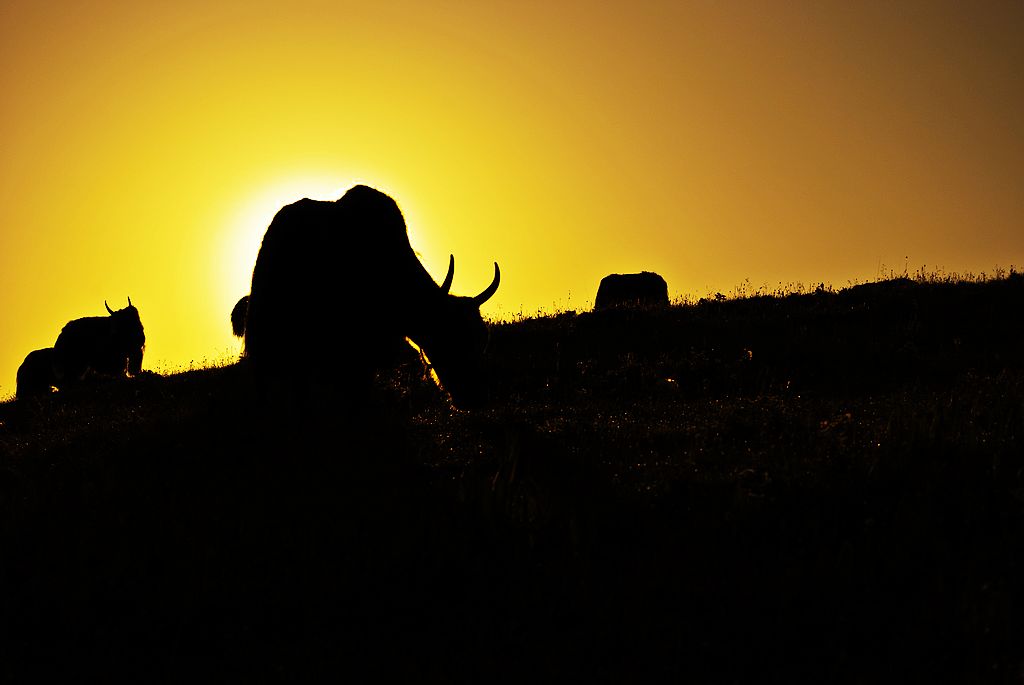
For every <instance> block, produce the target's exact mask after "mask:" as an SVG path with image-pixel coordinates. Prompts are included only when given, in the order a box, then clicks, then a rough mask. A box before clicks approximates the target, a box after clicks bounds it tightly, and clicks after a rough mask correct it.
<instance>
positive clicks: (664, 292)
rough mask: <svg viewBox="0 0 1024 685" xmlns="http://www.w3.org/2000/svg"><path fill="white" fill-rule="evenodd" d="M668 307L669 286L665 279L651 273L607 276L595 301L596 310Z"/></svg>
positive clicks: (598, 290) (602, 280) (603, 279)
mask: <svg viewBox="0 0 1024 685" xmlns="http://www.w3.org/2000/svg"><path fill="white" fill-rule="evenodd" d="M666 306H668V284H667V283H665V279H664V278H662V277H661V276H659V275H658V274H656V273H653V272H650V271H643V272H641V273H638V274H611V275H608V276H605V277H604V278H602V279H601V285H600V286H599V287H598V288H597V298H596V299H595V300H594V309H610V308H612V307H666Z"/></svg>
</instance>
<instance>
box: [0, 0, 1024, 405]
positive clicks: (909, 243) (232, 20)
mask: <svg viewBox="0 0 1024 685" xmlns="http://www.w3.org/2000/svg"><path fill="white" fill-rule="evenodd" d="M1022 35H1024V3H1020V2H981V3H963V2H943V1H941V0H936V1H919V2H899V3H892V2H856V3H850V2H821V1H818V0H814V1H811V0H808V1H806V2H735V3H717V2H680V1H674V2H643V1H636V0H630V1H629V2H608V3H592V2H582V1H576V2H553V1H551V0H545V1H544V2H529V1H517V2H486V3H468V2H450V1H449V2H422V1H416V2H413V1H408V2H401V1H396V2H374V3H365V2H360V3H348V2H344V1H338V0H335V1H332V2H306V1H305V0H292V1H291V2H285V3H282V2H264V1H262V0H247V1H246V2H244V3H243V2H215V1H210V0H204V1H203V2H194V1H192V0H176V1H175V2H155V3H139V2H117V1H113V0H94V1H92V2H50V3H37V2H21V1H14V2H11V1H4V2H0V98H2V102H0V104H2V106H0V151H2V152H0V277H2V284H0V285H2V287H0V397H3V396H7V395H10V394H12V393H13V391H14V377H15V371H16V370H17V367H18V365H19V364H20V362H21V360H22V358H23V357H24V356H25V354H26V353H27V352H29V351H30V350H32V349H35V348H40V347H48V346H51V345H52V344H53V342H54V340H55V339H56V337H57V334H58V333H59V332H60V329H61V327H62V326H63V325H64V323H66V322H67V321H68V320H70V319H72V318H77V317H80V316H87V315H101V314H103V313H104V309H103V301H104V300H108V301H109V302H110V304H111V306H112V307H115V308H116V307H123V306H124V304H125V298H126V297H127V296H129V295H130V296H131V298H132V301H133V302H134V303H135V304H136V305H137V306H138V308H139V311H140V313H141V316H142V320H143V323H144V324H145V326H146V333H147V337H148V346H147V353H146V360H145V364H144V366H145V367H146V368H150V369H157V370H161V369H162V370H171V369H175V368H180V367H182V366H186V367H187V366H188V365H189V364H190V363H192V362H194V363H195V364H197V365H201V364H204V363H208V362H210V361H213V360H216V359H223V358H225V357H231V356H232V355H235V354H237V352H238V350H239V349H240V345H239V343H237V342H236V341H235V340H234V339H233V338H232V337H231V335H230V326H229V322H228V314H229V312H230V310H231V306H232V305H233V304H234V302H235V301H236V300H237V299H238V298H239V297H240V296H241V295H243V294H245V293H246V292H247V291H248V284H249V278H250V275H251V272H252V266H253V263H254V261H255V258H256V253H257V251H258V249H259V244H260V240H261V238H262V236H263V232H264V230H265V228H266V225H267V223H268V222H269V220H270V218H271V217H272V216H273V214H274V212H275V211H276V210H277V209H278V208H279V207H280V206H281V205H282V204H285V203H287V202H291V201H294V200H296V199H299V198H301V197H303V196H310V197H319V198H335V197H338V196H339V195H340V194H341V193H342V192H343V191H344V190H345V189H346V188H347V187H349V186H350V185H352V184H353V183H354V182H363V183H366V184H368V185H372V186H375V187H378V188H380V189H382V190H384V191H386V192H388V193H390V194H392V195H393V196H394V197H395V198H396V199H397V200H398V202H399V204H400V206H401V207H402V209H403V211H404V212H405V215H406V220H407V222H408V224H409V228H410V236H411V239H412V242H413V246H414V247H415V248H416V249H417V250H418V251H419V252H420V253H421V255H422V259H423V262H424V264H425V265H426V266H427V268H428V269H429V270H430V271H431V272H432V273H433V274H434V275H435V278H436V279H438V280H440V279H441V277H443V275H444V270H445V268H446V266H447V258H448V254H449V253H454V254H455V258H456V266H457V268H456V276H455V285H454V287H453V292H458V293H460V294H474V293H475V292H477V291H479V290H480V289H482V288H483V287H484V286H486V285H487V283H488V282H489V281H490V277H491V271H492V268H493V267H492V266H491V263H492V262H493V261H495V260H497V261H498V262H499V263H500V265H501V269H502V283H501V288H500V289H499V291H498V293H497V295H496V296H495V297H494V299H493V300H491V301H490V302H488V303H487V305H485V307H484V314H485V315H486V316H489V317H492V318H494V317H508V316H512V315H515V314H518V313H520V312H523V313H526V314H533V313H535V312H537V310H538V309H545V310H548V311H550V310H552V309H554V308H565V309H582V308H587V307H589V306H591V304H592V302H593V297H594V294H595V291H596V288H597V284H598V281H599V280H600V278H601V276H603V275H605V274H607V273H610V272H630V271H639V270H643V269H647V270H655V271H658V272H660V273H662V274H663V275H664V276H665V277H666V279H667V280H668V283H669V289H670V295H672V296H673V297H675V296H679V295H684V294H690V295H696V296H701V295H705V294H707V293H709V292H714V291H718V290H721V291H723V292H728V291H730V290H732V289H733V288H734V287H735V286H736V285H737V284H739V283H740V282H742V281H744V280H745V279H750V281H751V283H752V284H753V285H754V286H755V287H756V286H758V285H761V284H768V285H772V286H774V285H775V284H777V283H779V282H780V281H781V282H783V283H791V282H803V283H811V282H814V283H817V282H819V281H825V282H828V283H832V284H835V285H837V286H841V285H846V284H847V283H848V282H849V281H850V280H861V281H863V280H869V279H873V278H874V277H875V276H877V275H878V272H879V268H880V265H884V266H886V267H889V268H895V269H896V270H898V271H902V270H903V268H904V265H905V264H906V265H907V266H908V267H909V269H910V270H911V271H914V270H916V269H917V268H918V267H920V266H921V265H926V266H927V268H929V269H935V268H944V269H946V270H947V271H959V272H963V271H975V272H977V271H982V270H984V271H989V272H991V271H992V270H993V269H994V268H995V267H996V266H1002V267H1009V266H1010V265H1011V264H1015V265H1017V266H1018V267H1020V266H1021V265H1024V230H1022V228H1024V227H1022V216H1024V211H1022V210H1024V188H1022V174H1024V134H1022V131H1021V122H1022V121H1024V47H1022V46H1024V41H1022V40H1021V39H1020V37H1021V36H1022ZM337 259H338V268H339V269H344V268H346V265H350V264H355V263H357V262H358V260H359V255H357V254H339V255H337ZM338 314H339V316H344V312H343V311H339V312H338Z"/></svg>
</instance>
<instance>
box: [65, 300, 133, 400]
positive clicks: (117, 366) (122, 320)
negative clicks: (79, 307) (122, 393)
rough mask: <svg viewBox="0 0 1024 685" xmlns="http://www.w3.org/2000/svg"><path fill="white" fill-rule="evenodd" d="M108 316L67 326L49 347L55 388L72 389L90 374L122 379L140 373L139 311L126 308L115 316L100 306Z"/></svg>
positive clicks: (107, 306) (106, 305)
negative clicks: (72, 386)
mask: <svg viewBox="0 0 1024 685" xmlns="http://www.w3.org/2000/svg"><path fill="white" fill-rule="evenodd" d="M103 305H104V306H105V307H106V308H107V312H108V314H109V316H87V317H85V318H82V319H75V320H74V321H70V322H68V324H67V325H65V326H64V328H63V330H61V332H60V335H59V336H57V342H55V343H54V344H53V368H54V373H55V377H56V383H55V385H56V386H57V387H58V388H59V389H63V388H65V387H67V386H70V385H74V384H76V383H78V382H80V381H82V380H83V379H85V378H86V377H87V376H89V375H90V374H96V375H101V376H113V377H119V378H120V377H124V376H125V375H126V374H128V375H132V376H135V375H138V374H139V373H141V371H142V356H143V354H144V353H145V350H146V333H145V331H144V329H143V327H142V321H141V320H140V319H139V310H138V309H136V308H135V307H134V306H132V298H130V297H129V298H128V306H127V307H125V308H124V309H119V310H117V311H116V312H115V311H114V310H112V309H111V308H110V305H108V304H107V303H106V301H104V302H103Z"/></svg>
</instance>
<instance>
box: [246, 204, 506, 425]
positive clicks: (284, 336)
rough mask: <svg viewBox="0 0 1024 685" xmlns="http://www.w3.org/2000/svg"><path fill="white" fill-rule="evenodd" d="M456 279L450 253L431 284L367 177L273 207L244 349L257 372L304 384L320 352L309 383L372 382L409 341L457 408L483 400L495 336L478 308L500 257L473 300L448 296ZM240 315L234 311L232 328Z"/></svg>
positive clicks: (490, 291) (395, 211) (489, 291)
mask: <svg viewBox="0 0 1024 685" xmlns="http://www.w3.org/2000/svg"><path fill="white" fill-rule="evenodd" d="M454 275H455V258H454V256H452V257H449V262H448V274H447V276H445V279H444V282H443V283H442V284H441V285H440V286H438V285H437V284H436V283H435V282H434V280H433V279H432V278H431V277H430V274H429V273H427V270H426V269H424V268H423V265H422V264H421V263H420V261H419V258H418V257H417V256H416V253H415V252H414V251H413V249H412V246H411V245H410V244H409V236H408V234H407V232H406V226H405V220H404V218H403V217H402V212H401V211H400V210H399V208H398V205H397V204H396V203H395V201H394V200H393V199H392V198H390V197H388V196H387V195H385V194H384V193H381V192H379V191H377V190H374V189H373V188H369V187H367V186H361V185H360V186H355V187H353V188H351V189H350V190H349V191H348V192H346V193H345V194H344V196H342V197H341V198H340V199H338V200H336V201H333V202H323V201H316V200H309V199H304V200H299V201H298V202H295V203H293V204H290V205H287V206H286V207H284V208H282V209H281V210H280V211H279V212H278V213H277V216H275V217H274V220H273V221H272V222H271V224H270V227H269V228H268V229H267V232H266V235H264V237H263V244H262V245H261V247H260V252H259V256H258V257H257V259H256V266H255V268H254V269H253V274H252V287H251V289H250V294H249V300H248V306H247V307H246V316H245V326H244V335H245V349H244V355H245V357H246V358H247V359H248V360H249V362H250V363H251V364H252V366H253V369H254V371H255V372H256V374H257V376H258V377H259V376H262V377H263V378H267V377H276V378H279V379H280V378H282V377H283V378H291V379H292V380H295V381H299V382H304V381H303V379H302V378H301V377H302V376H309V375H310V369H309V364H308V360H309V359H310V358H311V357H312V356H315V357H316V358H317V359H318V360H319V361H318V367H319V368H318V369H317V370H316V371H315V372H314V374H315V376H316V377H315V378H312V379H306V380H307V381H309V380H311V381H313V382H320V381H321V380H322V381H324V382H326V383H327V384H328V385H331V386H334V387H336V388H339V389H342V390H343V389H345V388H350V389H351V388H360V387H365V386H367V385H368V384H369V382H370V381H371V380H372V378H373V374H374V372H375V371H377V370H381V369H386V368H388V367H390V366H393V365H394V364H395V363H396V359H397V358H398V356H399V353H400V351H401V346H402V345H404V343H405V340H406V339H407V338H408V339H409V340H412V341H413V342H414V343H415V344H416V345H417V346H418V347H419V348H420V349H421V350H422V351H423V353H424V354H425V355H426V357H427V358H428V359H429V362H430V364H431V366H432V367H433V370H434V371H435V373H436V374H437V377H438V380H439V381H440V384H441V385H442V387H443V388H444V389H445V390H446V391H447V392H448V394H449V395H450V396H451V398H452V401H453V402H454V403H455V404H456V405H457V406H462V407H467V406H472V405H475V404H478V403H479V402H480V401H481V400H482V398H483V383H482V375H481V367H482V361H483V352H484V347H485V345H486V342H487V328H486V325H485V324H484V321H483V319H482V318H481V316H480V305H481V304H483V303H484V302H486V301H487V300H488V299H489V298H490V297H491V296H492V295H494V293H495V291H496V290H497V289H498V283H499V281H500V278H501V273H500V271H499V269H498V265H497V263H495V264H494V278H493V280H492V281H491V284H490V285H489V286H487V288H485V289H484V291H483V292H481V293H480V294H479V295H477V296H475V297H457V296H455V295H451V294H449V292H448V291H449V289H450V288H451V285H452V279H453V277H454ZM243 299H244V298H243ZM240 306H241V301H240V302H239V305H236V307H235V308H236V310H237V309H238V308H239V307H240ZM235 320H236V317H235V316H234V313H233V314H232V324H233V327H234V321H235ZM328 327H330V328H328ZM325 329H326V330H325ZM330 329H334V330H333V331H330ZM236 330H238V329H237V328H236ZM328 331H330V332H328Z"/></svg>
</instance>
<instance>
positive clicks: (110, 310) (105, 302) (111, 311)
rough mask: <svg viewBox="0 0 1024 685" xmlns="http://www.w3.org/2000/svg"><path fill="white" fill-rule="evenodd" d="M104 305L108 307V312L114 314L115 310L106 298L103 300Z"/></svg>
mask: <svg viewBox="0 0 1024 685" xmlns="http://www.w3.org/2000/svg"><path fill="white" fill-rule="evenodd" d="M103 306H104V307H106V308H107V311H108V312H110V313H111V314H113V313H114V310H113V309H111V308H110V305H109V304H107V301H106V300H103Z"/></svg>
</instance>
